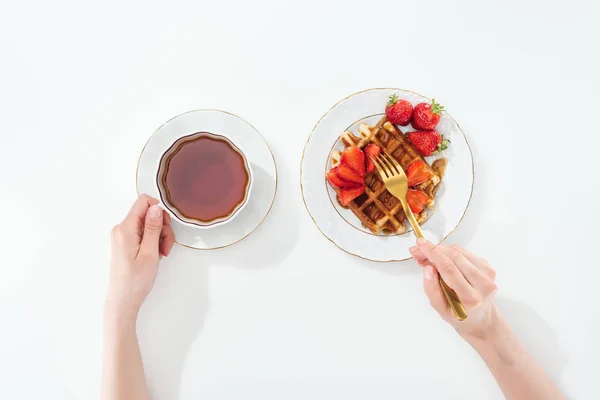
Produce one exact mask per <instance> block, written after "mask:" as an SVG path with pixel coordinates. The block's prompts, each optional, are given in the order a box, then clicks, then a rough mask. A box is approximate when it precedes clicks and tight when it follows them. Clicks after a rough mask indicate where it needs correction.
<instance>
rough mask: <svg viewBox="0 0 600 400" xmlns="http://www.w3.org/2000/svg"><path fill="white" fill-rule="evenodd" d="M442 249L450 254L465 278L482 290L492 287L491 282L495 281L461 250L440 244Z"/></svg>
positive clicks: (449, 256)
mask: <svg viewBox="0 0 600 400" xmlns="http://www.w3.org/2000/svg"><path fill="white" fill-rule="evenodd" d="M438 247H439V248H440V250H441V251H442V252H443V253H444V254H445V255H446V256H448V258H449V259H450V260H452V262H454V264H455V265H456V266H457V267H458V269H459V270H460V272H461V273H462V274H463V276H464V277H465V279H466V280H467V281H468V282H469V283H470V284H471V286H473V287H474V288H475V289H477V290H479V291H480V292H485V293H487V292H488V291H489V289H490V284H493V282H491V281H490V279H489V278H488V277H487V276H486V275H485V274H484V273H483V272H482V271H480V270H479V269H478V268H477V267H476V266H475V265H473V263H472V262H471V261H469V260H468V259H467V258H466V257H465V256H464V255H463V254H462V253H461V252H459V251H458V250H457V249H456V248H455V247H452V246H444V245H440V246H438Z"/></svg>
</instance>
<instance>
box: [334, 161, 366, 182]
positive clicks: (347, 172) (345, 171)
mask: <svg viewBox="0 0 600 400" xmlns="http://www.w3.org/2000/svg"><path fill="white" fill-rule="evenodd" d="M336 173H337V176H338V178H340V179H341V180H342V181H346V182H350V183H358V184H360V185H362V184H363V177H362V176H360V175H359V174H358V173H356V172H355V171H354V170H353V169H351V168H350V167H348V166H347V165H344V164H341V165H339V166H338V167H337V172H336Z"/></svg>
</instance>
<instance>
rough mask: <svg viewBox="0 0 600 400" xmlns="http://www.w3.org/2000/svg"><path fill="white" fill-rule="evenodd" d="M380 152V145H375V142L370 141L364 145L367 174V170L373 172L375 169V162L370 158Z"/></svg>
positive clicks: (375, 156)
mask: <svg viewBox="0 0 600 400" xmlns="http://www.w3.org/2000/svg"><path fill="white" fill-rule="evenodd" d="M379 153H381V147H379V146H378V145H376V144H375V143H371V144H370V145H368V146H367V147H365V162H366V169H367V174H368V173H369V172H373V171H374V170H375V164H373V161H371V158H377V156H378V155H379Z"/></svg>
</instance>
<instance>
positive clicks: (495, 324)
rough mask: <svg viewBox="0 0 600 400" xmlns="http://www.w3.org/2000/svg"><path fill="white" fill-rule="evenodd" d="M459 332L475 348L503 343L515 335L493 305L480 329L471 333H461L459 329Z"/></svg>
mask: <svg viewBox="0 0 600 400" xmlns="http://www.w3.org/2000/svg"><path fill="white" fill-rule="evenodd" d="M457 332H458V334H459V335H460V336H461V337H462V338H463V339H465V340H466V341H467V342H468V343H469V344H470V345H471V346H473V347H475V348H477V347H478V346H481V345H485V344H488V343H496V342H502V341H503V340H505V339H506V338H507V337H510V336H512V335H513V333H512V330H511V329H510V326H509V325H508V323H507V322H506V320H505V319H504V317H503V316H502V313H501V312H500V310H499V309H498V307H497V306H496V304H492V305H491V309H490V312H489V313H488V314H487V315H486V318H485V320H484V321H481V324H480V327H479V328H478V329H476V330H473V331H469V332H461V331H460V330H459V329H457Z"/></svg>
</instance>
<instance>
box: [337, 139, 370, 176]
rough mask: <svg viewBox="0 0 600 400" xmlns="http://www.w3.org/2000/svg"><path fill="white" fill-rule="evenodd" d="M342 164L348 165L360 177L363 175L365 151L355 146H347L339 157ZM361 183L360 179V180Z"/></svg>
mask: <svg viewBox="0 0 600 400" xmlns="http://www.w3.org/2000/svg"><path fill="white" fill-rule="evenodd" d="M340 163H341V164H342V165H346V166H348V167H350V168H351V169H352V170H353V171H354V172H356V173H357V174H359V175H360V176H361V177H363V176H365V153H363V151H362V150H361V149H359V148H358V147H356V146H351V147H347V148H346V150H344V152H343V153H342V158H341V159H340ZM360 183H362V180H361V181H360Z"/></svg>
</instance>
